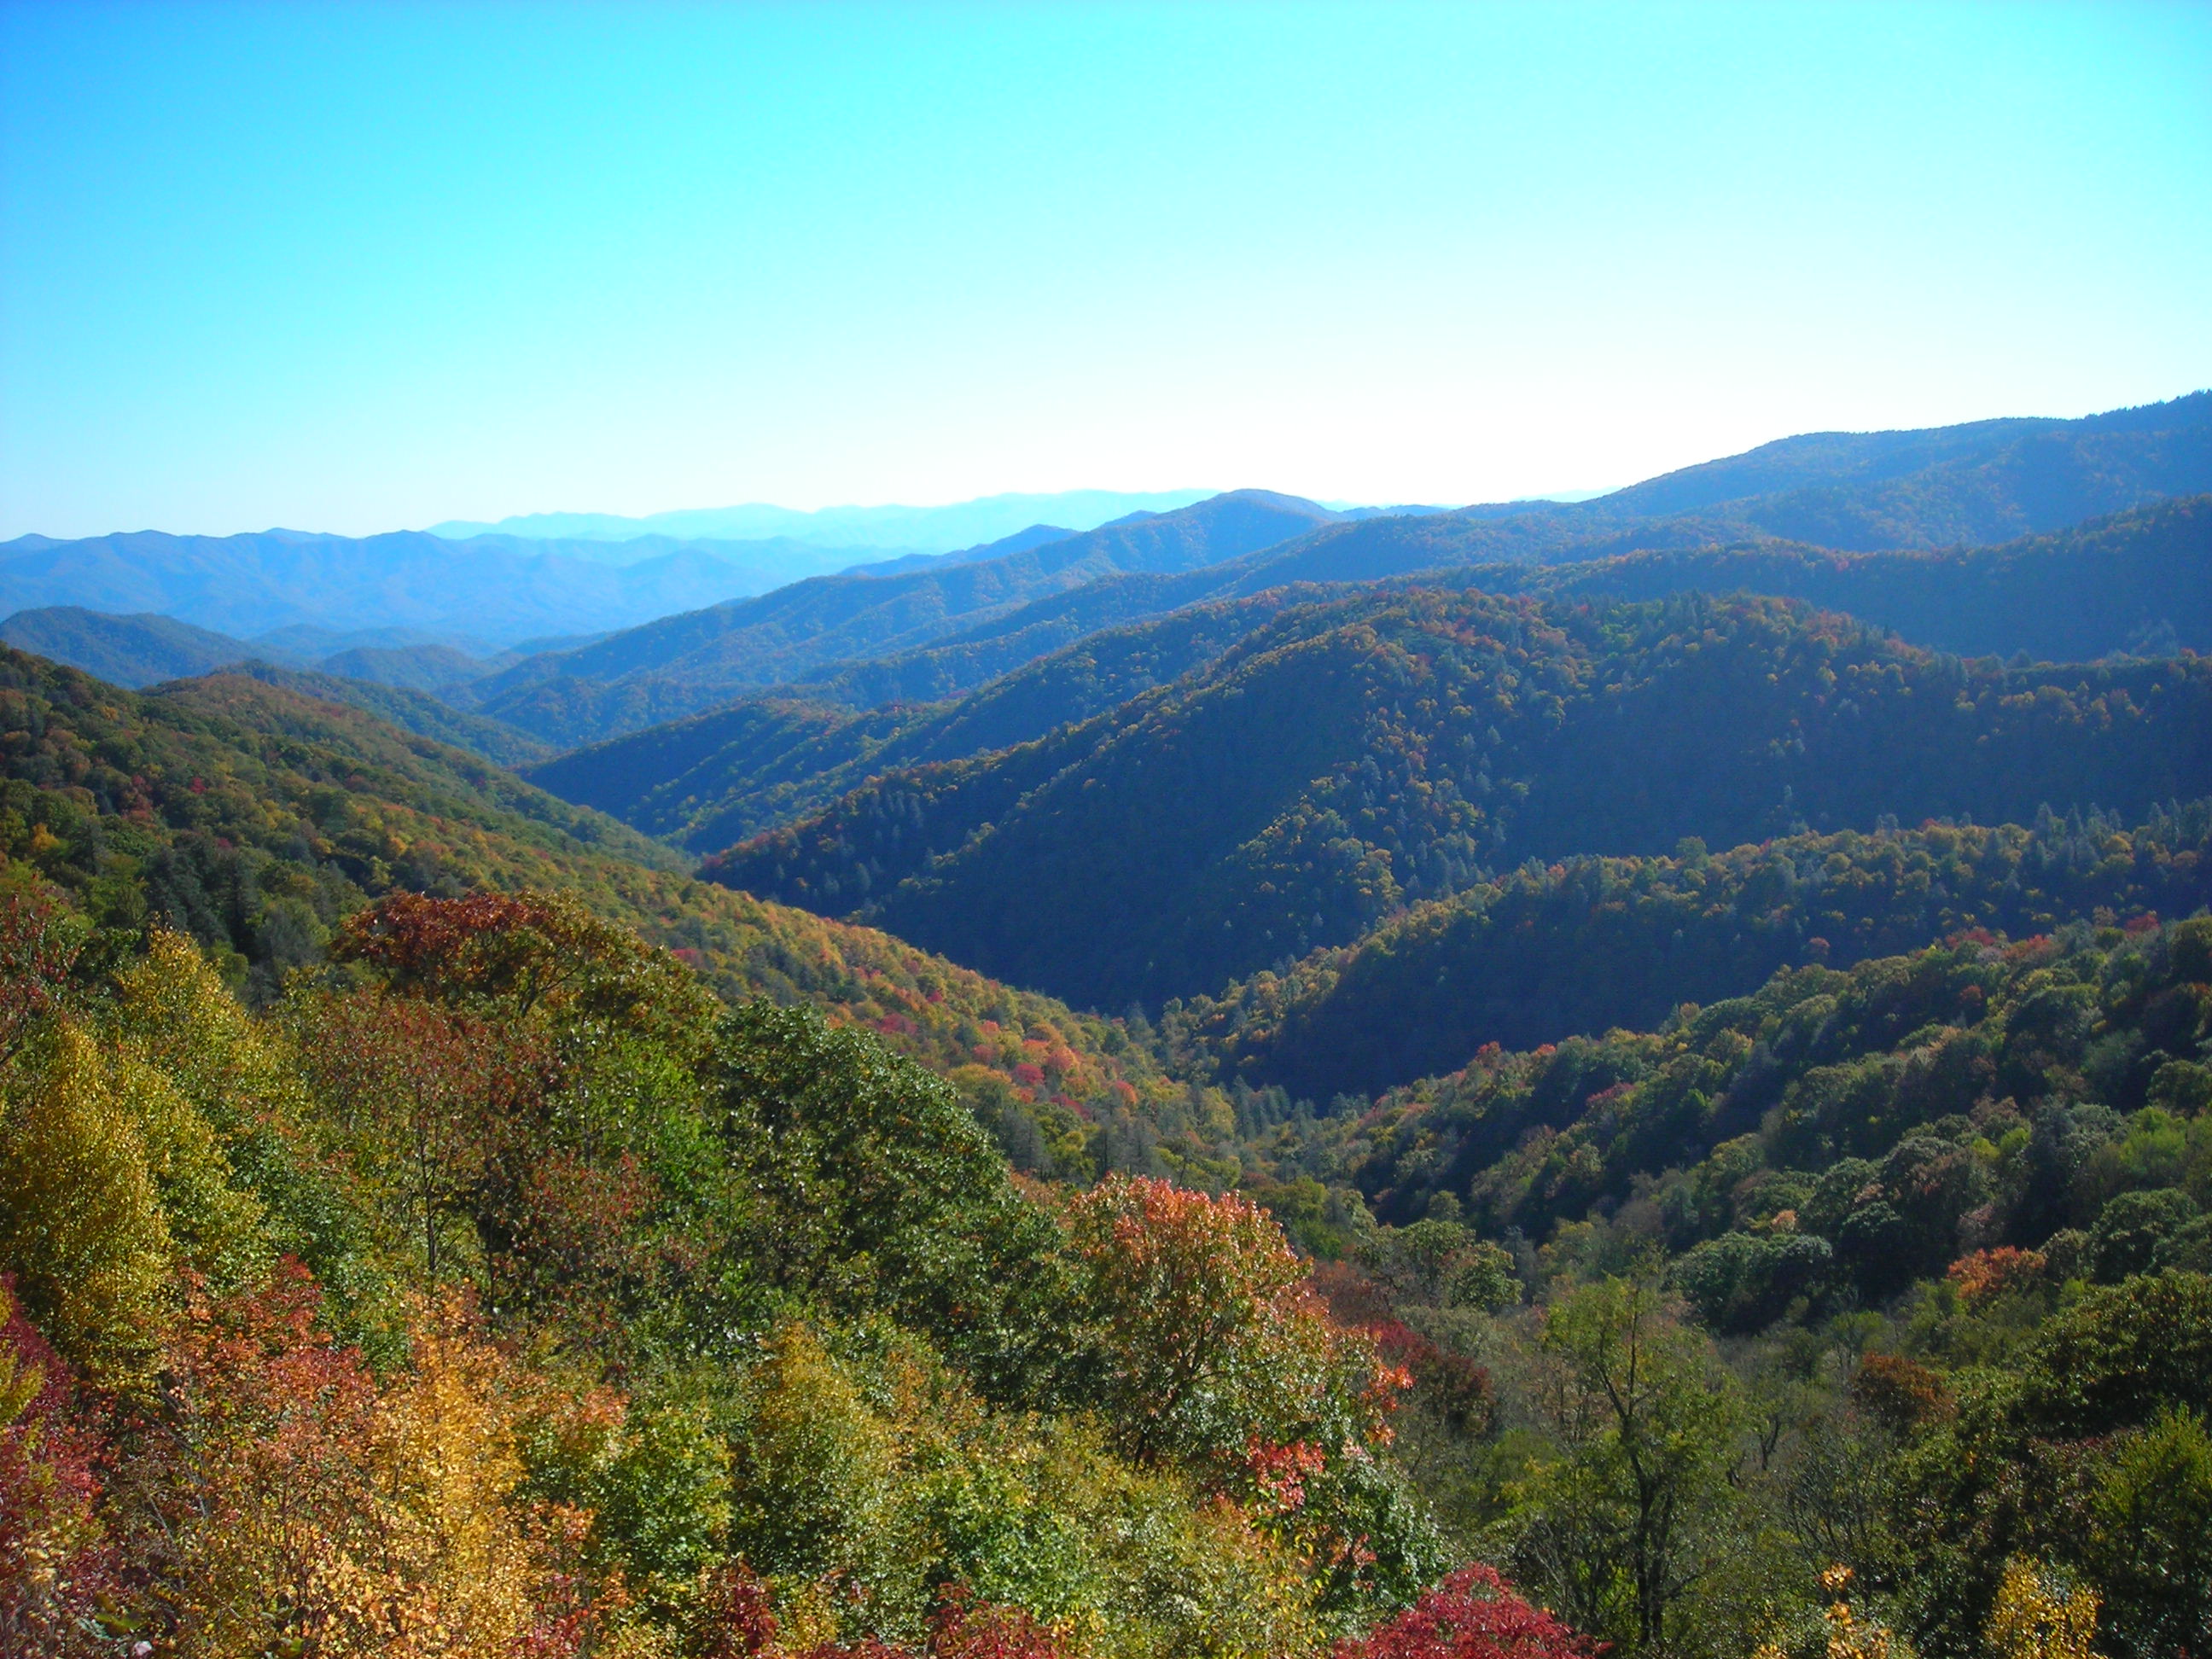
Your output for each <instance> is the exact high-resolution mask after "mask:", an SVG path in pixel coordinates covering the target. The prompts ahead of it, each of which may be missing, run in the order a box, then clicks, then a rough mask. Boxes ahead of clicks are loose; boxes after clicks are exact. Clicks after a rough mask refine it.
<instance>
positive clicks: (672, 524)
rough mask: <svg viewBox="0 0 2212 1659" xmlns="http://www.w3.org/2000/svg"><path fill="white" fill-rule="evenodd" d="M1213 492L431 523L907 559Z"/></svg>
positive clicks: (1080, 525) (463, 532) (1079, 525)
mask: <svg viewBox="0 0 2212 1659" xmlns="http://www.w3.org/2000/svg"><path fill="white" fill-rule="evenodd" d="M1212 494H1214V492H1213V491H1212V490H1211V489H1169V490H1154V491H1151V492H1132V491H1128V490H1116V489H1068V490H1062V491H1060V492H1059V493H1057V494H1054V495H987V496H984V497H983V498H982V499H981V500H979V501H957V502H954V503H953V504H952V505H951V506H949V507H822V508H820V509H818V510H817V511H815V512H811V513H805V512H800V511H799V510H797V509H796V508H793V507H771V506H769V505H767V504H765V503H762V502H754V503H751V504H750V505H747V506H744V507H690V508H685V509H683V510H680V511H678V512H674V513H649V514H647V516H645V517H643V518H635V519H628V518H623V517H620V516H619V515H617V514H614V513H522V514H520V515H518V516H516V517H513V518H507V519H501V520H499V522H498V523H496V524H477V523H471V522H469V521H467V520H449V521H447V523H444V524H436V525H432V526H430V530H429V533H430V534H431V535H433V536H443V537H446V538H448V539H452V540H459V539H465V538H469V537H472V536H485V535H507V536H518V537H526V538H542V539H550V540H556V541H558V540H578V541H608V542H628V541H632V540H635V539H636V538H639V537H641V536H671V537H675V538H678V539H684V540H711V541H758V540H767V539H771V538H775V539H782V540H787V541H789V542H793V543H803V544H806V545H809V546H813V547H823V548H832V549H835V548H843V547H851V546H855V545H866V546H869V547H882V548H891V549H896V550H898V551H900V552H919V553H948V552H951V551H952V550H955V549H957V548H963V547H973V546H975V545H976V544H980V543H983V542H995V541H999V540H1001V539H1002V538H1006V537H1007V536H1010V535H1012V534H1013V533H1014V532H1016V531H1018V530H1019V529H1021V528H1023V527H1024V526H1027V525H1033V524H1056V525H1072V526H1074V527H1075V528H1076V529H1078V530H1088V529H1091V528H1092V527H1093V526H1097V525H1102V524H1104V523H1106V522H1107V521H1108V520H1112V519H1118V518H1121V517H1123V516H1125V515H1126V514H1127V513H1167V512H1171V511H1173V510H1174V509H1175V508H1176V507H1188V506H1189V505H1190V504H1191V503H1192V502H1193V501H1204V500H1205V499H1206V497H1207V496H1208V495H1212Z"/></svg>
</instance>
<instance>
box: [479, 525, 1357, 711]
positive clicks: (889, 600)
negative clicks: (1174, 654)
mask: <svg viewBox="0 0 2212 1659" xmlns="http://www.w3.org/2000/svg"><path fill="white" fill-rule="evenodd" d="M1340 516H1341V515H1340V514H1338V513H1332V512H1330V511H1329V510H1328V508H1326V507H1317V506H1316V505H1315V504H1314V503H1313V502H1311V501H1301V500H1299V499H1297V497H1295V496H1288V495H1273V494H1271V493H1270V492H1268V491H1267V490H1260V489H1240V490H1232V491H1231V492H1230V493H1229V494H1227V495H1216V496H1213V497H1212V498H1211V499H1210V500H1207V501H1200V502H1197V503H1195V504H1194V505H1193V506H1190V507H1181V508H1178V509H1177V510H1176V511H1175V512H1172V513H1156V514H1138V515H1136V516H1135V517H1134V519H1133V520H1130V521H1120V522H1116V523H1115V524H1110V525H1106V526H1101V527H1100V528H1099V529H1097V530H1093V531H1090V532H1086V533H1085V534H1083V535H1080V536H1073V537H1069V538H1066V539H1065V540H1061V541H1056V542H1052V543H1049V544H1046V545H1044V546H1042V547H1033V548H1026V549H1024V550H1021V551H1019V552H1015V553H1008V554H1006V555H1003V556H1000V557H998V558H995V559H987V560H983V561H981V562H976V563H973V564H966V563H958V564H950V565H945V566H943V567H939V568H929V569H925V570H919V571H913V572H908V573H905V574H888V575H881V576H870V575H842V576H822V577H817V578H815V579H814V580H810V581H803V582H794V583H793V584H791V585H790V586H787V587H781V588H778V589H776V590H775V592H771V593H766V594H763V595H762V596H761V597H760V598H758V599H744V600H739V601H734V602H732V603H731V604H728V605H714V606H711V607H709V608H708V609H706V610H703V611H688V612H685V613H684V614H682V615H679V616H674V617H664V618H662V619H660V620H659V621H656V622H652V623H646V624H644V625H643V626H641V627H638V628H633V629H628V630H626V631H624V632H623V633H619V634H617V635H614V636H613V637H612V638H611V639H607V640H604V641H599V642H597V643H595V644H592V645H589V646H585V647H580V648H579V649H577V650H574V651H569V652H557V653H546V654H544V655H541V656H538V657H536V658H533V659H530V660H528V661H526V662H523V663H520V664H517V665H515V666H513V667H512V668H509V669H506V670H503V671H501V672H500V673H498V674H495V675H493V676H491V677H489V678H486V679H485V680H483V681H482V682H481V683H479V684H477V685H475V686H472V687H471V688H470V689H469V697H470V701H471V705H472V706H473V707H475V708H477V709H479V710H480V711H481V712H483V713H484V714H489V715H491V716H493V717H494V718H495V719H498V720H503V721H505V722H507V724H509V725H512V726H519V727H520V728H521V729H522V730H524V731H526V732H531V733H532V734H533V735H535V736H538V737H540V738H544V739H546V740H548V741H550V742H554V743H562V744H576V743H588V742H591V741H593V740H594V739H598V738H608V737H613V736H617V735H619V734H620V733H622V732H634V731H637V730H640V729H641V728H642V727H645V726H651V725H654V724H656V723H658V722H660V721H664V720H675V719H678V718H681V717H682V716H684V715H686V714H696V713H699V712H701V711H702V710H705V709H708V708H713V707H714V706H715V705H717V704H720V703H722V702H726V701H728V700H729V699H730V698H731V697H732V696H736V695H738V694H739V693H741V692H744V691H746V690H752V689H755V688H758V687H763V686H769V685H775V684H780V683H781V682H784V681H787V680H793V679H797V678H800V677H802V676H804V675H805V674H806V673H808V672H809V671H814V670H818V669H822V668H824V667H826V666H828V665H833V664H842V663H844V662H846V661H848V659H854V658H862V657H872V656H884V655H889V654H891V653H896V652H901V651H907V650H914V649H918V648H920V647H923V646H925V645H927V644H928V643H929V642H931V641H936V640H939V639H942V638H944V637H945V636H947V635H954V634H958V633H961V632H963V631H965V630H967V629H971V628H973V627H975V626H976V625H978V624H981V623H985V622H987V620H989V619H991V618H994V617H998V616H1000V615H1001V614H1003V613H1005V612H1007V611H1013V610H1015V609H1017V608H1018V607H1020V606H1022V605H1025V604H1027V603H1030V602H1031V601H1034V600H1037V599H1043V598H1046V597H1047V596H1049V595H1054V594H1059V593H1062V592H1066V591H1068V590H1070V589H1075V588H1080V587H1082V586H1085V585H1087V584H1089V583H1091V582H1092V581H1095V580H1099V579H1100V578H1102V577H1110V576H1113V575H1115V574H1125V573H1131V572H1147V571H1149V572H1158V573H1174V572H1177V571H1185V570H1191V569H1194V568H1200V567H1203V566H1208V565H1215V564H1219V563H1222V562H1226V561H1230V560H1233V559H1235V558H1237V556H1240V555H1244V554H1248V553H1250V552H1252V551H1254V550H1258V549H1262V548H1267V547H1273V546H1275V545H1277V544H1279V543H1282V542H1285V541H1287V540H1289V539H1291V538H1293V537H1296V536H1297V535H1298V534H1299V533H1301V532H1304V531H1308V530H1310V529H1312V528H1313V527H1314V526H1316V525H1320V524H1327V523H1329V522H1332V521H1334V520H1336V519H1338V518H1339V517H1340Z"/></svg>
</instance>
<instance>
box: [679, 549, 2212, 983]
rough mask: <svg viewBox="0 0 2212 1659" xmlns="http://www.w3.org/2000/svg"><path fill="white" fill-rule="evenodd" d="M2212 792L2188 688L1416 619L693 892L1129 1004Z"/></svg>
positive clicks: (1801, 622)
mask: <svg viewBox="0 0 2212 1659" xmlns="http://www.w3.org/2000/svg"><path fill="white" fill-rule="evenodd" d="M2206 775H2212V674H2208V672H2207V670H2206V666H2205V665H2204V664H2203V662H2201V661H2199V660H2196V659H2183V660H2180V661H2173V662H2146V663H2129V664H2112V665H2100V666H2087V667H2044V668H2021V669H2008V668H2005V667H2003V666H2002V665H1998V664H1996V663H1995V662H1991V661H1988V660H1978V661H1973V662H1968V661H1965V660H1962V659H1957V658H1952V657H1944V656H1939V655H1935V654H1931V653H1924V652H1920V651H1917V650H1915V649H1913V648H1911V647H1905V646H1904V645H1902V644H1900V643H1899V642H1898V641H1894V640H1893V639H1891V638H1889V637H1888V636H1886V635H1881V634H1878V633H1876V632H1874V631H1873V630H1869V629H1865V628H1864V627H1863V625H1860V624H1857V623H1850V622H1849V621H1848V620H1846V619H1840V618H1836V617H1823V616H1820V615H1817V614H1808V612H1806V611H1803V610H1802V608H1793V607H1791V606H1790V605H1788V604H1787V603H1785V602H1782V601H1775V600H1754V599H1737V600H1729V601H1714V600H1710V599H1704V598H1701V597H1697V596H1687V597H1683V598H1678V599H1674V600H1670V601H1665V602H1661V603H1656V604H1651V605H1640V606H1639V605H1609V606H1605V607H1597V606H1591V607H1589V608H1588V609H1584V608H1583V607H1580V606H1565V605H1556V606H1553V605H1543V604H1541V603H1540V602H1537V601H1534V600H1530V599H1509V598H1499V597H1496V596H1491V595H1486V594H1481V593H1474V592H1437V591H1432V590H1420V589H1415V590H1413V591H1410V592H1403V593H1390V592H1380V593H1369V594H1364V595H1361V596H1358V597H1355V598H1350V599H1339V600H1335V601H1332V602H1328V603H1323V604H1316V605H1305V606H1300V607H1297V608H1295V609H1292V610H1289V611H1285V612H1283V613H1281V614H1280V615H1279V616H1278V617H1276V618H1275V619H1274V620H1273V621H1272V622H1270V623H1267V624H1265V625H1264V626H1262V627H1261V628H1259V629H1255V631H1254V632H1253V633H1251V634H1250V635H1248V636H1246V637H1245V638H1244V639H1243V640H1242V641H1239V642H1238V643H1237V645H1236V646H1235V647H1233V648H1232V649H1231V650H1230V651H1229V652H1228V653H1225V654H1224V655H1222V656H1221V657H1219V658H1218V659H1215V660H1213V661H1212V662H1211V663H1209V664H1208V665H1206V666H1204V667H1202V668H1200V669H1197V670H1194V671H1192V672H1191V673H1190V674H1189V675H1188V676H1186V677H1185V678H1183V679H1182V680H1180V681H1177V682H1176V683H1175V684H1172V685H1169V686H1163V687H1158V688H1156V689H1155V690H1151V691H1147V692H1145V693H1143V694H1141V695H1139V696H1135V697H1133V698H1132V699H1131V700H1130V701H1128V702H1126V703H1124V704H1122V705H1121V707H1120V708H1116V709H1115V710H1113V711H1112V712H1111V713H1109V714H1103V715H1099V716H1097V717H1094V718H1093V719H1091V720H1088V721H1085V722H1083V723H1081V724H1079V725H1073V726H1062V727H1060V728H1058V729H1056V730H1055V731H1054V732H1051V733H1050V734H1049V735H1048V736H1046V737H1044V738H1040V739H1038V740H1036V741H1035V742H1032V743H1028V744H1020V745H1017V746H1015V747H1013V748H1011V749H1008V750H1002V751H1000V752H997V753H994V754H991V755H985V756H978V757H972V758H969V759H967V760H963V761H956V762H951V763H942V764H939V765H935V766H929V767H923V768H918V769H908V770H904V771H899V772H893V773H890V774H888V775H884V776H881V777H878V778H877V779H875V780H874V781H872V782H870V783H869V784H867V785H866V787H863V788H861V789H860V790H858V791H855V792H854V793H852V794H850V795H848V796H847V797H845V798H844V799H842V800H840V801H839V802H838V803H836V805H834V806H832V807H831V808H829V810H827V811H824V812H822V813H820V814H817V815H816V816H815V817H811V818H809V819H807V820H805V821H803V822H802V823H798V824H795V825H793V826H790V827H787V828H786V829H780V830H776V831H774V832H772V833H769V834H767V835H763V836H757V837H756V838H755V839H753V840H752V841H750V842H745V843H744V844H742V845H741V846H739V847H737V848H732V849H731V850H730V852H728V853H727V854H723V855H720V856H719V857H718V858H716V859H714V860H710V861H709V863H708V866H705V868H704V870H703V872H702V873H706V874H709V875H711V876H712V877H713V878H714V879H716V880H719V881H723V882H726V883H728V884H732V885H734V886H738V887H742V888H744V889H746V890H750V891H754V892H757V893H760V894H762V895H763V896H773V897H775V898H778V899H781V900H784V901H786V902H799V903H804V904H806V905H808V906H810V907H811V908H817V909H819V910H821V911H823V913H825V914H834V915H854V916H855V917H860V918H865V919H866V920H867V921H871V922H873V923H876V924H878V925H881V926H884V927H888V928H890V930H891V931H892V932H895V933H899V934H900V935H901V936H902V937H905V938H908V939H914V940H915V941H916V942H917V943H921V944H923V945H927V946H928V947H930V948H932V949H936V950H939V951H943V952H944V953H945V954H946V955H949V956H951V957H954V958H955V959H957V960H961V961H965V962H968V963H972V964H974V965H975V966H977V967H979V968H981V969H984V970H986V971H989V972H993V973H995V974H997V975H1000V976H1001V977H1004V978H1008V979H1011V980H1012V981H1016V982H1018V983H1024V984H1030V985H1036V986H1039V987H1046V988H1049V989H1051V990H1053V991H1054V993H1055V994H1060V995H1062V996H1065V997H1067V998H1069V999H1070V1000H1073V1001H1076V1002H1078V1003H1081V1004H1085V1005H1088V1006H1104V1007H1118V1006H1121V1005H1122V1004H1124V1003H1125V1002H1127V1001H1128V1000H1131V999H1138V1000H1145V1001H1146V1002H1157V1001H1158V1000H1163V999H1165V998H1168V997H1174V996H1188V995H1191V994H1194V993H1199V992H1211V991H1212V990H1214V989H1217V988H1218V987H1220V986H1221V985H1223V984H1225V982H1226V981H1229V980H1230V979H1231V978H1234V977H1238V976H1241V975H1248V974H1249V973H1251V972H1253V971H1255V970H1256V969H1260V968H1263V967H1267V966H1269V965H1271V964H1274V963H1283V962H1288V961H1291V960H1295V959H1296V958H1297V957H1302V956H1304V955H1305V954H1306V953H1307V952H1308V951H1310V950H1312V949H1314V948H1315V947H1316V946H1319V945H1334V944H1343V943H1348V942H1350V941H1351V940H1352V939H1356V938H1357V937H1358V936H1359V934H1360V933H1363V932H1364V931H1365V930H1366V929H1367V928H1368V927H1371V926H1372V925H1374V923H1375V922H1376V921H1379V920H1381V919H1382V918H1383V916H1385V915H1389V914H1390V913H1392V912H1393V911H1395V910H1396V909H1398V908H1401V907H1403V906H1404V905H1406V904H1407V903H1409V902H1416V901H1418V900H1419V899H1422V898H1425V897H1433V896H1446V895H1448V894H1449V893H1451V892H1453V891H1455V890H1458V889H1460V888H1462V887H1465V886H1468V885H1471V884H1474V882H1476V881H1477V880H1478V879H1480V875H1481V872H1484V871H1486V870H1496V869H1510V867H1511V866H1514V865H1516V864H1518V863H1520V862H1522V860H1526V859H1528V858H1531V857H1534V858H1542V859H1553V858H1558V857H1562V856H1566V855H1570V854H1577V853H1608V854H1632V853H1656V852H1665V851H1669V850H1671V849H1672V848H1674V845H1675V843H1676V842H1678V841H1680V840H1681V839H1682V838H1684V837H1688V836H1698V837H1701V838H1703V839H1704V840H1705V841H1706V842H1709V843H1711V844H1714V845H1721V846H1732V845H1735V844H1737V843H1739V842H1744V841H1747V840H1753V839H1759V838H1761V837H1764V836H1772V835H1780V834H1789V833H1792V832H1794V831H1797V830H1799V829H1807V828H1809V829H1841V828H1844V827H1856V828H1862V829H1873V828H1875V819H1876V818H1877V817H1881V815H1883V814H1893V815H1894V816H1896V817H1899V818H1900V819H1902V820H1904V821H1905V822H1910V823H1918V822H1920V821H1922V820H1923V819H1926V818H1930V817H1957V818H1972V819H1974V820H1977V821H1980V822H1984V823H1987V822H1993V821H1997V822H2001V821H2006V820H2012V821H2021V820H2025V819H2027V818H2029V817H2033V815H2034V813H2035V811H2037V809H2038V808H2039V806H2040V805H2045V804H2046V803H2048V804H2054V805H2073V804H2077V803H2078V804H2081V805H2088V804H2092V803H2095V804H2101V805H2107V806H2110V807H2112V808H2115V809H2118V810H2121V811H2128V812H2131V813H2141V812H2142V811H2146V810H2147V809H2148V806H2149V805H2150V804H2151V803H2152V802H2154V801H2161V800H2166V799H2172V798H2187V797H2189V796H2191V795H2192V794H2193V793H2196V792H2197V790H2198V788H2199V787H2201V781H2202V780H2203V778H2204V777H2205V776H2206Z"/></svg>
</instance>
